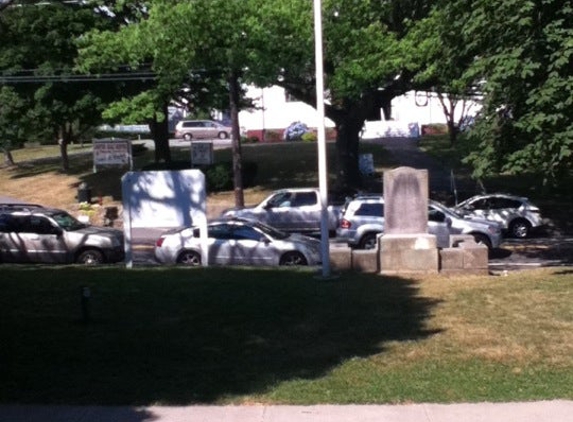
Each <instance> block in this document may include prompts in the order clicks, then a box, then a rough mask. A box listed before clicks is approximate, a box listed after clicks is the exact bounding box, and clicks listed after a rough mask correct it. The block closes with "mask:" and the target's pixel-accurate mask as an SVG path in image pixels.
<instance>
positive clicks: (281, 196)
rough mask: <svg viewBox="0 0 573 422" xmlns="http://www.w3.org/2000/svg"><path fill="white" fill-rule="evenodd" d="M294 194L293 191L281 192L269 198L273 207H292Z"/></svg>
mask: <svg viewBox="0 0 573 422" xmlns="http://www.w3.org/2000/svg"><path fill="white" fill-rule="evenodd" d="M292 196H293V194H292V193H291V192H279V193H277V194H276V195H274V196H273V197H272V198H270V199H269V202H268V204H269V206H271V207H273V208H274V207H290V204H291V200H292Z"/></svg>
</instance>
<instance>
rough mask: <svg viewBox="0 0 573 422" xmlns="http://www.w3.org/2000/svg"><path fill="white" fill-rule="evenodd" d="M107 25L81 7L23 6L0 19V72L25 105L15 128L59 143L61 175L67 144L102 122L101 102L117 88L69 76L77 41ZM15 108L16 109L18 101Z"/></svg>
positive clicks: (10, 9) (90, 9) (65, 166)
mask: <svg viewBox="0 0 573 422" xmlns="http://www.w3.org/2000/svg"><path fill="white" fill-rule="evenodd" d="M106 22H107V20H106V19H104V18H103V15H101V14H97V13H95V12H94V9H93V6H88V5H83V4H80V3H65V4H63V3H49V4H46V3H39V4H28V3H25V4H22V5H21V6H18V7H16V6H14V7H8V8H6V9H4V10H3V11H2V14H0V31H1V37H2V44H1V45H0V71H2V73H3V75H4V80H6V81H7V83H9V84H11V86H12V87H13V89H14V92H16V93H17V94H18V97H19V98H20V99H22V101H25V102H26V104H27V105H28V106H29V109H28V110H27V112H26V113H25V114H22V115H21V116H20V117H19V118H18V120H17V122H18V125H20V126H22V127H24V130H25V131H26V132H27V133H28V136H33V135H34V136H36V137H37V138H40V139H41V140H42V141H43V142H45V141H46V139H43V138H47V139H48V142H50V141H51V142H56V141H59V143H60V151H61V156H62V168H63V169H64V170H65V171H67V170H68V168H69V160H68V155H67V146H68V144H69V143H71V142H73V141H75V140H78V139H79V137H80V136H82V133H84V132H85V131H86V130H87V129H88V128H92V127H93V126H94V125H97V124H98V123H99V122H101V110H102V109H103V104H104V103H105V97H106V95H109V94H111V93H112V92H113V90H114V89H115V88H116V85H115V84H103V85H102V84H98V86H97V88H96V87H95V86H94V84H93V82H91V81H89V80H85V79H82V78H79V79H78V78H77V76H78V75H77V74H76V73H75V72H74V71H73V66H74V61H75V58H76V56H77V49H76V47H75V41H76V39H78V38H79V37H81V36H83V34H84V33H85V32H86V31H87V30H89V29H91V28H93V27H95V26H97V25H101V26H104V25H105V24H106ZM115 95H117V94H115ZM13 104H14V106H18V107H19V103H18V102H14V103H13ZM4 107H12V104H4ZM10 113H12V114H15V113H14V112H13V111H12V112H10ZM32 134H33V135H32Z"/></svg>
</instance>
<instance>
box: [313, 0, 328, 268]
mask: <svg viewBox="0 0 573 422" xmlns="http://www.w3.org/2000/svg"><path fill="white" fill-rule="evenodd" d="M314 47H315V53H314V57H315V67H316V111H317V112H318V124H317V126H318V128H317V129H318V139H317V143H318V182H319V183H318V185H319V192H320V204H321V217H320V241H321V251H322V276H323V277H329V276H330V245H329V238H328V210H327V206H328V178H327V173H328V167H327V162H326V133H325V132H326V130H325V127H324V79H323V76H324V72H323V58H322V1H321V0H314Z"/></svg>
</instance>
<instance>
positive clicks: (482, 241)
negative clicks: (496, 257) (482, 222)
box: [472, 233, 491, 249]
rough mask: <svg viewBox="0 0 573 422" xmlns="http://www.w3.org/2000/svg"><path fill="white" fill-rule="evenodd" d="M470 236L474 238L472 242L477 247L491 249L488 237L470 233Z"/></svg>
mask: <svg viewBox="0 0 573 422" xmlns="http://www.w3.org/2000/svg"><path fill="white" fill-rule="evenodd" d="M472 236H473V238H474V242H476V243H477V244H478V245H485V246H487V248H488V249H491V240H489V237H487V236H486V235H485V234H483V233H472Z"/></svg>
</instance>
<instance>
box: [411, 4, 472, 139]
mask: <svg viewBox="0 0 573 422" xmlns="http://www.w3.org/2000/svg"><path fill="white" fill-rule="evenodd" d="M466 7H467V5H466V4H465V3H464V4H462V3H461V2H451V1H449V0H445V1H442V2H439V5H438V6H437V7H435V8H434V9H433V10H432V12H431V13H430V14H429V16H428V17H427V18H425V19H422V20H420V21H418V22H415V23H414V25H413V26H412V28H411V30H410V31H409V33H408V35H407V37H406V38H407V40H406V42H405V43H406V44H408V43H409V46H408V47H407V48H406V49H405V51H406V54H407V55H410V56H411V58H410V59H409V60H408V61H409V62H410V63H412V64H413V65H415V64H417V66H418V70H417V73H416V75H415V76H414V78H413V83H414V86H415V87H416V88H417V89H421V90H424V91H432V92H434V93H435V95H436V96H437V97H438V100H439V102H440V105H441V107H442V110H443V112H444V116H445V118H446V124H447V126H448V133H449V137H450V144H451V145H452V146H453V145H454V144H455V143H456V139H457V135H458V133H459V128H460V127H461V125H462V124H463V122H464V120H465V119H466V118H467V116H468V112H469V111H471V109H472V107H474V105H475V103H476V102H478V101H480V99H481V93H480V91H479V83H478V82H479V81H476V80H475V79H474V77H475V75H474V74H473V73H472V72H468V70H469V69H470V68H471V66H472V64H473V62H474V60H475V57H476V56H478V55H479V52H478V51H475V49H474V48H472V46H471V45H470V44H469V43H467V42H466V40H465V38H464V37H463V36H461V35H460V34H461V33H462V32H463V30H464V28H465V27H466V26H467V22H466V19H468V18H469V16H468V15H467V14H466V13H464V11H465V8H466ZM474 111H475V110H474Z"/></svg>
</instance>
